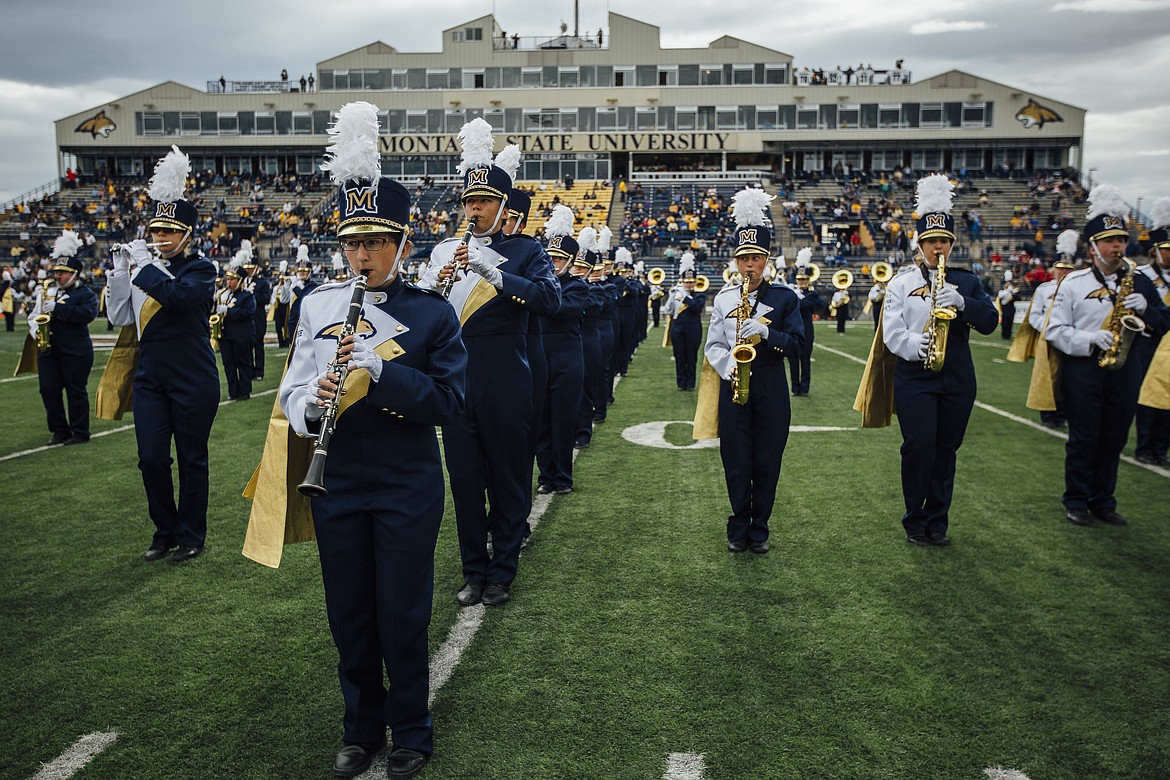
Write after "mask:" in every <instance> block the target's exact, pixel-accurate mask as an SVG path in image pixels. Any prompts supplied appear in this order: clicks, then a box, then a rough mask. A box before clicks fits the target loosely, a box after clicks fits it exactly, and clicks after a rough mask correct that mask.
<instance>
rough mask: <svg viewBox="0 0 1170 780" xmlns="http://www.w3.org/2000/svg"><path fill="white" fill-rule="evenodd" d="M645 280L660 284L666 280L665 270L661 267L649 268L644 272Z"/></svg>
mask: <svg viewBox="0 0 1170 780" xmlns="http://www.w3.org/2000/svg"><path fill="white" fill-rule="evenodd" d="M646 281H648V282H650V284H662V283H663V282H665V281H666V271H665V270H663V269H661V268H651V269H650V270H649V272H647V274H646Z"/></svg>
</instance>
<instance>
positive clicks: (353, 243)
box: [341, 237, 390, 252]
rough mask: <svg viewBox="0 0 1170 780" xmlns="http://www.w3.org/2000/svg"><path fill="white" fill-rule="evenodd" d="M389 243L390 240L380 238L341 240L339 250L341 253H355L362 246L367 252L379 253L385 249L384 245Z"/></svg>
mask: <svg viewBox="0 0 1170 780" xmlns="http://www.w3.org/2000/svg"><path fill="white" fill-rule="evenodd" d="M388 243H390V239H388V238H386V237H382V238H343V239H341V250H342V251H343V252H356V251H358V249H360V248H362V247H363V246H364V247H365V248H366V251H367V252H381V251H382V250H383V249H385V248H386V244H388Z"/></svg>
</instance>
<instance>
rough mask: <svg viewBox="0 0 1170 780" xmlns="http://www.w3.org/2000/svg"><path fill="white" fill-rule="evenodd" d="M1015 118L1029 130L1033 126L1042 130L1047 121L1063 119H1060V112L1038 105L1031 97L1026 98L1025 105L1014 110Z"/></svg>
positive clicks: (1060, 120)
mask: <svg viewBox="0 0 1170 780" xmlns="http://www.w3.org/2000/svg"><path fill="white" fill-rule="evenodd" d="M1016 120H1017V121H1018V122H1019V123H1020V124H1022V125H1023V126H1024V127H1025V128H1027V129H1029V130H1031V129H1032V128H1033V127H1034V128H1036V129H1037V130H1042V129H1044V125H1045V124H1047V123H1048V122H1063V121H1064V120H1063V119H1061V117H1060V114H1058V113H1056V112H1055V111H1053V110H1052V109H1051V108H1048V107H1047V106H1042V105H1040V104H1039V103H1037V102H1036V101H1035V100H1032V99H1031V98H1028V103H1027V105H1025V106H1024V107H1023V108H1021V109H1020V110H1019V111H1017V112H1016Z"/></svg>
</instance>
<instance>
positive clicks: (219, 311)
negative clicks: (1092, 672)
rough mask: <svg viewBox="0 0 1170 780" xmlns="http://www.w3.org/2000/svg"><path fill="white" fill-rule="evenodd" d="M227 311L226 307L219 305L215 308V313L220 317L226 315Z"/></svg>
mask: <svg viewBox="0 0 1170 780" xmlns="http://www.w3.org/2000/svg"><path fill="white" fill-rule="evenodd" d="M227 309H228V307H227V306H225V305H224V304H222V303H221V304H220V305H219V306H216V307H215V313H216V314H218V315H219V316H221V317H222V316H223V315H225V314H227Z"/></svg>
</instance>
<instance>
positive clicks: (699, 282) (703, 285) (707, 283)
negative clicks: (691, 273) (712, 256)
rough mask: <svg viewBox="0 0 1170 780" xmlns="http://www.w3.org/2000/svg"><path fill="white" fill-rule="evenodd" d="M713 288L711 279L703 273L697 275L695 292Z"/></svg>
mask: <svg viewBox="0 0 1170 780" xmlns="http://www.w3.org/2000/svg"><path fill="white" fill-rule="evenodd" d="M709 289H711V280H710V279H708V278H707V277H706V276H704V275H703V274H699V275H698V276H696V277H695V292H707V290H709Z"/></svg>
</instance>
